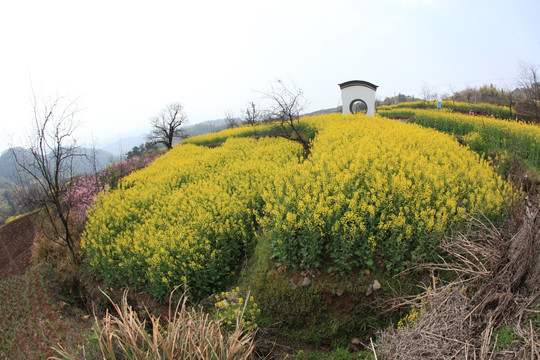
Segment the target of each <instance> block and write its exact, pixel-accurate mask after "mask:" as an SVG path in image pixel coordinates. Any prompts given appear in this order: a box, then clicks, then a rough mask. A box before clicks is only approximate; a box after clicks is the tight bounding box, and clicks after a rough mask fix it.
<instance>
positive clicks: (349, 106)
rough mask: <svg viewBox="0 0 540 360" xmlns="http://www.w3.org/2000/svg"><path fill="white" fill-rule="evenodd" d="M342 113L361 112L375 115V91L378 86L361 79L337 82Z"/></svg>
mask: <svg viewBox="0 0 540 360" xmlns="http://www.w3.org/2000/svg"><path fill="white" fill-rule="evenodd" d="M339 87H340V89H341V100H342V103H343V114H349V113H354V114H357V113H363V114H366V115H370V116H373V115H375V92H376V91H377V88H378V86H377V85H373V84H372V83H370V82H367V81H363V80H352V81H347V82H344V83H342V84H339Z"/></svg>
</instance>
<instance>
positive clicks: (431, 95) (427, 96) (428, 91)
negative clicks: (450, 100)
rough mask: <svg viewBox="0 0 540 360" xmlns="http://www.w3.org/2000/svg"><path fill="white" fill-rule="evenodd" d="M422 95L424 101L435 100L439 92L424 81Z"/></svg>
mask: <svg viewBox="0 0 540 360" xmlns="http://www.w3.org/2000/svg"><path fill="white" fill-rule="evenodd" d="M421 90H422V97H423V99H424V101H426V102H427V101H433V100H435V99H437V93H436V92H435V90H433V89H432V88H431V86H430V85H429V84H428V83H426V82H424V83H423V85H422V89H421Z"/></svg>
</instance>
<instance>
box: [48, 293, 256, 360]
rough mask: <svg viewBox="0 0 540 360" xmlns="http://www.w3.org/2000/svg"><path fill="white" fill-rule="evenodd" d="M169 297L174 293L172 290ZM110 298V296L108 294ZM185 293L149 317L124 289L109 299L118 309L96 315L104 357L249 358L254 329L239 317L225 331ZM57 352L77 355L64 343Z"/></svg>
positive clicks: (65, 356)
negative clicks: (131, 302) (141, 314)
mask: <svg viewBox="0 0 540 360" xmlns="http://www.w3.org/2000/svg"><path fill="white" fill-rule="evenodd" d="M171 298H172V293H171ZM109 300H110V298H109ZM186 300H187V299H186V296H185V295H184V296H182V297H181V299H180V300H179V302H178V304H177V306H176V308H175V309H174V312H172V307H171V299H169V316H168V318H166V319H161V318H160V317H156V316H153V315H151V314H149V313H148V311H146V315H147V317H148V318H149V321H146V320H141V319H140V317H139V315H138V314H137V312H135V311H134V310H133V309H132V307H131V306H129V305H128V303H127V292H124V295H123V297H122V300H121V304H120V305H117V304H115V303H114V302H112V300H111V303H112V304H113V306H114V309H115V311H116V313H117V315H112V314H111V313H109V312H107V314H106V316H105V318H103V319H102V320H99V319H98V318H97V317H96V318H95V325H94V331H95V333H96V335H97V339H98V342H99V347H100V350H101V353H102V355H103V358H104V359H105V358H106V359H140V360H142V359H170V360H172V359H175V360H181V359H190V360H191V359H200V360H203V359H205V360H206V359H215V360H221V359H228V360H232V359H238V360H243V359H248V358H250V356H251V354H252V353H253V350H254V345H253V337H254V332H251V331H248V330H244V329H243V328H242V326H241V325H240V321H241V316H242V314H240V315H239V317H238V319H237V327H236V330H235V331H234V332H230V333H229V332H227V330H226V329H225V327H224V326H222V321H219V320H218V321H216V320H213V319H211V318H210V317H209V315H208V314H206V313H204V312H203V310H202V309H198V310H196V309H193V308H188V306H187V305H186ZM57 352H58V353H59V354H60V355H61V356H62V358H63V359H75V358H76V357H75V356H73V355H72V354H70V353H68V352H67V351H66V350H65V349H58V350H57Z"/></svg>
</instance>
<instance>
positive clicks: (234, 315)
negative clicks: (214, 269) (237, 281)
mask: <svg viewBox="0 0 540 360" xmlns="http://www.w3.org/2000/svg"><path fill="white" fill-rule="evenodd" d="M248 294H249V293H248ZM214 299H215V301H216V303H215V307H216V310H217V311H216V316H217V318H218V319H219V320H221V321H223V323H224V324H225V326H226V327H228V328H230V329H231V330H234V329H235V328H236V327H237V326H238V325H241V326H242V327H243V328H244V329H248V330H255V329H256V328H257V326H258V325H257V318H258V317H259V315H260V313H261V309H260V308H259V306H258V304H257V303H256V302H255V299H254V297H253V296H249V297H246V299H244V298H243V297H241V296H240V288H239V287H236V288H235V289H232V290H231V291H223V292H221V293H220V294H219V295H215V296H214Z"/></svg>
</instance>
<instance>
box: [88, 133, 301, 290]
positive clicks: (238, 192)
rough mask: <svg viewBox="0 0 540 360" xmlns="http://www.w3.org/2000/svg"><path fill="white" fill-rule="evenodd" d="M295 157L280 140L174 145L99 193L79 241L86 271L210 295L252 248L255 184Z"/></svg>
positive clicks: (257, 204) (293, 148)
mask: <svg viewBox="0 0 540 360" xmlns="http://www.w3.org/2000/svg"><path fill="white" fill-rule="evenodd" d="M300 155H301V147H300V145H299V144H296V143H293V142H291V141H287V140H285V139H281V138H264V139H260V140H255V139H249V138H235V139H229V140H228V141H227V142H225V144H224V145H222V146H220V147H217V148H213V149H208V148H205V147H199V146H195V145H182V146H178V147H176V148H174V149H173V150H171V151H170V152H169V153H168V154H167V155H166V156H163V157H161V158H159V159H157V160H156V161H155V162H153V163H152V164H151V165H150V166H148V167H147V168H144V169H142V170H139V171H136V172H134V173H132V174H131V175H129V176H128V177H126V178H125V179H123V181H122V182H121V184H120V186H119V188H118V189H116V190H114V191H107V192H105V193H104V194H102V195H101V196H100V197H99V199H98V201H97V203H96V205H95V206H94V208H93V210H92V211H91V212H90V215H89V217H88V221H87V224H86V232H85V234H84V235H83V240H82V247H83V248H84V249H85V250H86V253H87V256H88V259H89V261H90V265H91V266H92V269H93V271H94V272H95V273H96V275H99V276H101V277H103V278H105V279H106V280H108V281H111V282H116V283H121V284H131V285H135V286H137V287H139V288H143V287H144V288H145V289H147V290H148V291H150V292H151V293H153V294H154V295H157V296H161V297H166V296H167V295H168V294H169V292H170V291H171V290H172V289H174V287H175V286H176V285H179V284H183V283H186V284H187V285H189V287H190V288H191V289H192V291H193V292H194V293H197V294H204V293H206V294H207V293H211V292H213V291H214V290H216V288H217V287H219V286H221V285H222V284H223V283H226V282H227V280H228V279H230V277H231V275H233V274H234V273H235V272H236V271H237V267H238V264H239V263H240V262H241V261H242V259H244V258H245V256H246V255H248V254H249V253H250V251H251V249H253V247H254V244H255V231H256V229H255V221H254V220H255V213H256V212H257V209H260V208H261V207H262V203H261V197H260V190H259V188H260V186H261V185H262V184H264V183H265V182H267V181H270V180H271V179H272V178H273V176H274V174H276V173H278V171H279V169H280V168H282V167H284V165H285V164H287V163H290V162H292V163H297V162H298V161H299V157H300Z"/></svg>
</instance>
